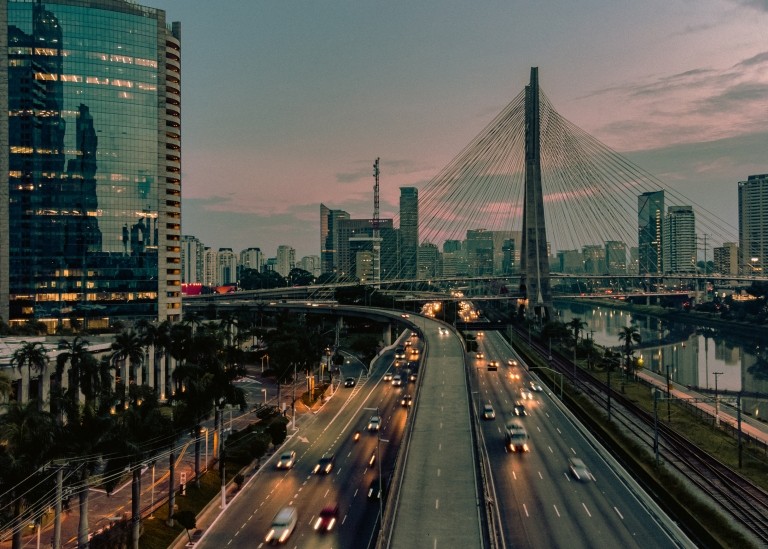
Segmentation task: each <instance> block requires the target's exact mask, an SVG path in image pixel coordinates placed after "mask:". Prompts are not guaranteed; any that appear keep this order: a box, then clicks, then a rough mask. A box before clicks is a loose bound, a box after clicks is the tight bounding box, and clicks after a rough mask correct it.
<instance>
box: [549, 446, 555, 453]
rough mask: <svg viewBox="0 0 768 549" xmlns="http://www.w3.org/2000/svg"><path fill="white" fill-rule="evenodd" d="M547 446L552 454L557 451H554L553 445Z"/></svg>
mask: <svg viewBox="0 0 768 549" xmlns="http://www.w3.org/2000/svg"><path fill="white" fill-rule="evenodd" d="M547 448H549V453H550V454H554V453H555V452H553V451H552V446H547Z"/></svg>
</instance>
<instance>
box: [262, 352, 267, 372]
mask: <svg viewBox="0 0 768 549" xmlns="http://www.w3.org/2000/svg"><path fill="white" fill-rule="evenodd" d="M265 358H266V359H267V369H269V355H262V357H261V373H262V374H263V373H264V359H265Z"/></svg>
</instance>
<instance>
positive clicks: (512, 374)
mask: <svg viewBox="0 0 768 549" xmlns="http://www.w3.org/2000/svg"><path fill="white" fill-rule="evenodd" d="M509 379H514V380H515V381H519V380H520V374H516V373H515V372H510V373H509Z"/></svg>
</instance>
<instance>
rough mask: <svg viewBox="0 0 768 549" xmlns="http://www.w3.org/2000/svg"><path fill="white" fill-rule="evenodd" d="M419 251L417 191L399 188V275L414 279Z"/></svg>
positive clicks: (410, 188) (412, 188)
mask: <svg viewBox="0 0 768 549" xmlns="http://www.w3.org/2000/svg"><path fill="white" fill-rule="evenodd" d="M418 249H419V189H417V188H416V187H400V274H399V277H398V278H404V279H414V278H416V263H417V261H418Z"/></svg>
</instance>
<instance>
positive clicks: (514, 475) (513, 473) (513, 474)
mask: <svg viewBox="0 0 768 549" xmlns="http://www.w3.org/2000/svg"><path fill="white" fill-rule="evenodd" d="M512 479H513V480H517V473H515V472H514V471H512Z"/></svg>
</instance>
